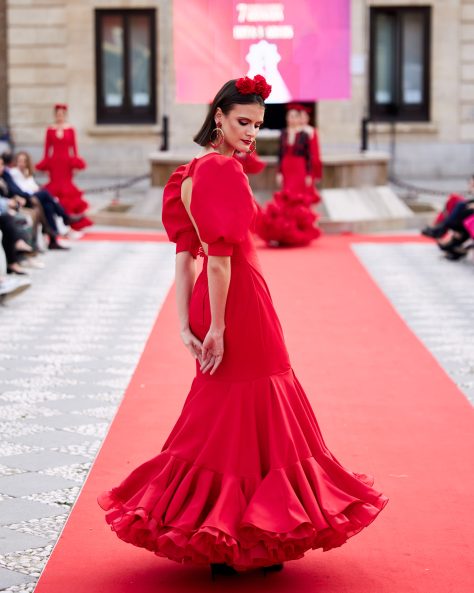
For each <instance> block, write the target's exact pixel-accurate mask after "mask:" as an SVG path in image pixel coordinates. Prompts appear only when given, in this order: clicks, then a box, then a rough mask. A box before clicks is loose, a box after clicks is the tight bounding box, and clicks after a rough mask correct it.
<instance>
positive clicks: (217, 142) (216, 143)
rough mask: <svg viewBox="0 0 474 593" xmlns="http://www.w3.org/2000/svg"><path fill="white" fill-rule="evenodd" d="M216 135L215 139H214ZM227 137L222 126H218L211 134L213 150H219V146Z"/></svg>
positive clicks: (210, 142) (210, 141)
mask: <svg viewBox="0 0 474 593" xmlns="http://www.w3.org/2000/svg"><path fill="white" fill-rule="evenodd" d="M214 134H215V138H214V139H213V138H212V137H213V136H214ZM224 140H225V136H224V132H223V131H222V128H221V124H217V125H216V127H215V128H214V129H213V130H212V132H211V138H210V140H209V144H210V145H211V146H212V148H219V146H220V145H221V144H222V143H223V142H224Z"/></svg>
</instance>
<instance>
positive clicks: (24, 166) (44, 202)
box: [7, 152, 83, 249]
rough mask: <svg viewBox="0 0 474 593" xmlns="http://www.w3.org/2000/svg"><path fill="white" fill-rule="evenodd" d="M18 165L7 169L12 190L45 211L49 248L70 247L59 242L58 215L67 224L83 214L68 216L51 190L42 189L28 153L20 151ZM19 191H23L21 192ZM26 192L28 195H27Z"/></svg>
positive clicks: (75, 220) (45, 228)
mask: <svg viewBox="0 0 474 593" xmlns="http://www.w3.org/2000/svg"><path fill="white" fill-rule="evenodd" d="M15 164H16V166H15V167H12V168H11V169H7V175H8V176H9V177H10V182H8V178H7V183H9V186H10V189H11V191H12V192H15V193H16V195H20V196H21V197H25V198H26V196H28V197H29V198H30V199H31V200H33V201H35V200H36V201H38V202H39V204H40V205H41V208H42V211H43V213H44V219H45V224H44V230H45V231H46V234H47V235H48V236H49V249H68V248H67V247H64V246H63V245H61V244H60V243H59V242H58V237H59V231H58V225H57V222H56V216H59V217H61V218H62V219H63V220H64V223H65V224H66V225H71V224H73V223H74V222H78V221H79V220H80V219H81V218H82V217H83V215H81V214H77V215H70V216H68V215H67V214H66V212H65V210H64V208H63V207H62V206H61V204H60V203H59V200H58V199H57V198H54V197H53V196H52V195H51V194H50V193H49V191H47V190H46V189H41V188H40V187H39V185H38V184H37V183H36V181H35V179H34V177H33V175H32V167H31V159H30V156H29V154H28V153H26V152H20V153H18V155H17V156H16V163H15ZM19 192H23V194H22V193H19ZM25 194H26V195H25Z"/></svg>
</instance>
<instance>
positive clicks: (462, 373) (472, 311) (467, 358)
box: [352, 243, 474, 404]
mask: <svg viewBox="0 0 474 593" xmlns="http://www.w3.org/2000/svg"><path fill="white" fill-rule="evenodd" d="M352 248H353V250H354V251H355V253H356V254H357V256H358V257H359V259H360V260H361V262H362V263H363V264H364V266H365V267H366V269H367V270H368V271H369V273H370V274H371V276H372V277H373V278H374V280H375V281H376V282H377V284H378V285H379V287H380V288H381V289H382V290H383V292H384V293H385V294H386V296H387V297H388V298H389V300H390V301H391V303H392V305H393V306H394V307H395V309H396V310H397V312H398V313H399V315H400V316H401V317H402V319H403V320H404V321H405V323H406V324H407V325H408V327H409V328H410V329H411V330H412V331H413V333H414V334H415V335H416V336H417V337H418V338H419V339H420V340H421V342H423V344H424V345H425V346H426V348H428V350H430V351H431V353H432V354H433V356H434V357H435V358H436V360H437V361H438V362H439V364H440V365H441V366H442V367H443V368H444V370H445V371H446V372H447V373H448V375H449V376H450V377H451V378H452V380H453V381H454V382H455V383H456V385H457V386H458V387H459V389H460V390H461V391H462V392H463V393H464V394H465V396H466V397H467V399H468V400H469V401H470V402H471V403H472V404H474V323H473V320H474V297H473V288H474V262H473V261H472V260H471V259H470V260H463V261H457V262H452V261H448V260H446V259H444V257H442V255H441V252H440V251H439V250H438V249H437V248H436V247H435V246H434V245H426V244H417V243H392V244H375V243H358V244H354V245H353V246H352Z"/></svg>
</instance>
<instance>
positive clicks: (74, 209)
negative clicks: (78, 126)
mask: <svg viewBox="0 0 474 593" xmlns="http://www.w3.org/2000/svg"><path fill="white" fill-rule="evenodd" d="M85 167H86V163H85V161H84V160H83V159H82V158H81V157H80V156H78V154H77V145H76V133H75V131H74V128H71V127H68V128H64V130H63V135H62V136H58V134H57V130H56V128H54V127H49V128H48V129H47V130H46V139H45V144H44V156H43V159H42V160H41V161H40V162H39V163H37V165H36V168H37V169H38V170H39V171H48V173H49V183H48V184H46V185H45V189H47V190H48V191H49V192H50V193H51V194H52V195H53V196H56V197H57V198H58V199H59V201H60V202H61V205H62V206H63V208H64V209H65V210H66V213H67V214H82V213H83V212H85V211H86V210H87V208H88V207H89V204H88V203H87V202H86V201H85V200H84V198H83V197H82V196H83V194H82V191H81V190H80V189H79V188H78V187H76V186H75V185H74V183H73V182H72V178H73V171H74V169H85ZM91 224H92V221H91V220H90V219H89V218H87V217H86V216H84V217H83V218H81V220H79V221H78V222H74V223H72V225H71V226H72V228H73V229H74V230H76V231H78V230H80V229H83V228H85V227H87V226H90V225H91Z"/></svg>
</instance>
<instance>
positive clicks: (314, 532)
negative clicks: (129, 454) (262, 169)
mask: <svg viewBox="0 0 474 593" xmlns="http://www.w3.org/2000/svg"><path fill="white" fill-rule="evenodd" d="M186 177H192V183H193V188H192V201H191V214H192V216H193V218H194V221H195V223H196V226H197V228H198V229H199V235H200V237H201V239H202V241H203V242H205V243H207V245H208V253H209V255H221V256H224V255H225V256H230V257H231V281H230V287H229V292H228V298H227V305H226V314H225V316H226V318H225V321H226V331H225V337H224V342H225V354H224V359H223V362H222V364H221V366H220V367H219V368H218V370H217V372H216V373H215V374H214V375H213V376H210V375H209V374H205V375H203V374H202V373H201V372H200V370H199V366H198V365H197V367H196V377H195V379H194V381H193V383H192V385H191V390H190V392H189V395H188V396H187V399H186V401H185V403H184V407H183V409H182V412H181V415H180V416H179V418H178V420H177V422H176V424H175V426H174V428H173V429H172V431H171V433H170V435H169V437H168V438H167V440H166V442H165V444H164V446H163V448H162V450H161V452H160V453H159V454H158V455H157V456H156V457H154V458H153V459H150V460H149V461H146V462H145V463H143V464H142V465H140V466H139V467H138V468H136V469H135V470H134V471H133V472H132V473H131V474H130V475H129V476H128V477H127V478H125V480H124V481H123V482H122V483H121V484H120V485H119V486H118V487H116V488H113V489H112V490H110V491H107V492H104V493H102V494H101V495H100V496H99V499H98V501H99V504H100V505H101V507H102V508H103V509H104V510H106V511H107V513H106V519H107V522H108V523H109V524H110V526H111V528H112V530H113V531H115V532H116V534H117V536H118V537H119V538H121V539H122V540H124V541H125V542H129V543H131V544H134V545H136V546H141V547H144V548H146V549H148V550H150V551H152V552H154V553H155V554H157V555H159V556H165V557H168V558H170V559H173V560H177V561H190V562H193V563H196V564H208V563H213V562H225V563H227V564H229V565H232V566H234V567H235V568H237V569H238V570H246V569H250V568H253V567H259V566H266V565H271V564H275V563H280V562H284V561H287V560H292V559H296V558H301V557H302V556H303V554H304V553H305V552H306V551H307V550H309V549H311V548H323V549H324V550H329V549H330V548H334V547H337V546H340V545H341V544H343V543H344V542H345V541H346V540H347V539H348V538H349V537H351V536H353V535H355V534H356V533H358V532H359V531H360V530H361V529H363V528H364V527H366V526H367V525H369V523H371V522H372V521H373V520H374V519H375V517H376V516H377V515H378V513H379V512H380V511H381V509H382V508H383V507H384V506H385V504H386V503H387V498H386V497H385V496H383V495H382V494H380V493H379V492H377V491H376V490H374V489H373V488H372V483H373V480H372V479H371V478H368V477H367V476H364V475H361V474H357V473H354V472H351V471H349V470H347V469H345V468H344V467H343V466H342V465H341V464H340V463H339V461H338V460H337V459H335V458H334V456H333V455H332V454H331V452H330V451H329V450H328V448H327V447H326V445H325V443H324V440H323V437H322V436H321V432H320V430H319V427H318V424H317V421H316V418H315V416H314V413H313V411H312V409H311V406H310V404H309V402H308V400H307V398H306V395H305V393H304V391H303V389H302V387H301V385H300V384H299V382H298V380H297V378H296V377H295V374H294V372H293V370H292V368H291V365H290V361H289V358H288V353H287V351H286V347H285V343H284V339H283V334H282V330H281V326H280V322H279V320H278V317H277V315H276V313H275V310H274V308H273V304H272V300H271V297H270V293H269V291H268V288H267V285H266V283H265V280H264V278H263V276H262V272H261V269H260V265H259V262H258V259H257V254H256V251H255V247H254V244H253V239H252V236H251V232H250V227H251V225H252V222H253V219H254V217H255V209H256V206H255V202H254V200H253V197H252V194H251V191H250V188H249V185H248V180H247V178H246V176H245V174H244V172H243V170H242V166H241V165H240V164H239V163H238V162H237V161H236V160H235V159H233V158H227V157H223V156H220V155H218V154H215V153H211V154H209V155H206V156H204V157H202V158H199V159H194V160H193V161H191V163H189V164H188V165H183V166H181V167H178V169H177V170H176V171H175V172H174V173H173V175H172V176H171V178H170V180H169V182H168V184H167V186H166V188H165V191H164V198H163V200H164V202H163V223H164V225H165V228H166V230H167V232H168V235H169V237H170V239H171V240H172V241H174V242H176V245H177V252H180V251H189V252H191V253H192V254H193V255H194V256H196V255H197V254H198V252H199V251H200V248H201V244H200V241H199V239H198V236H197V234H196V230H195V228H194V227H193V224H192V223H191V220H190V218H189V216H188V214H187V212H186V210H185V208H184V206H183V203H182V201H181V194H180V192H181V183H182V181H183V180H184V179H185V178H186ZM206 269H207V256H204V267H203V271H202V273H201V274H200V276H199V277H198V279H197V281H196V284H195V286H194V290H193V293H192V297H191V303H190V326H191V329H192V331H193V333H194V334H195V335H196V336H198V337H199V338H200V339H201V340H203V339H204V337H205V335H206V333H207V331H208V328H209V325H210V321H211V315H210V307H209V293H208V279H207V273H206Z"/></svg>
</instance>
